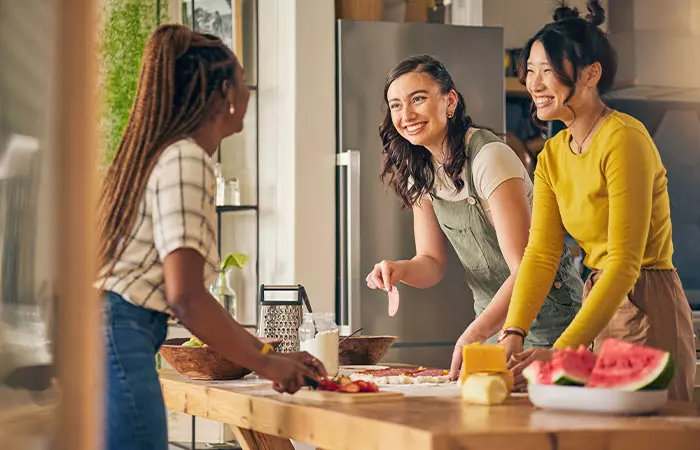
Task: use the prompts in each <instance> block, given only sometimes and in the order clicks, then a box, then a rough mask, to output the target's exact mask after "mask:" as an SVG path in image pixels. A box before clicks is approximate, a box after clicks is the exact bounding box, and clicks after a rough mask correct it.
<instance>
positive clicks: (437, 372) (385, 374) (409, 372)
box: [350, 367, 451, 385]
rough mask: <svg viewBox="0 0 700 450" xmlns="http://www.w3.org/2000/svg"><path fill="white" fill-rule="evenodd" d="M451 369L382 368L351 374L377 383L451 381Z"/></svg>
mask: <svg viewBox="0 0 700 450" xmlns="http://www.w3.org/2000/svg"><path fill="white" fill-rule="evenodd" d="M449 373H450V372H449V371H448V370H443V369H425V368H422V367H421V368H418V369H382V370H363V371H360V372H355V373H353V374H351V375H350V379H351V380H353V381H358V380H361V381H367V382H371V383H374V384H377V385H387V384H436V383H450V382H451V381H450V377H449Z"/></svg>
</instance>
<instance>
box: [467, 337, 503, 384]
mask: <svg viewBox="0 0 700 450" xmlns="http://www.w3.org/2000/svg"><path fill="white" fill-rule="evenodd" d="M462 372H463V376H464V377H467V376H469V375H471V374H473V373H477V372H496V373H505V372H508V368H507V367H506V349H505V348H504V347H503V346H502V345H500V344H479V343H475V344H467V345H465V346H464V347H463V348H462Z"/></svg>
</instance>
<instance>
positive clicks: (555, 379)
mask: <svg viewBox="0 0 700 450" xmlns="http://www.w3.org/2000/svg"><path fill="white" fill-rule="evenodd" d="M586 381H588V380H586V379H585V378H580V377H576V376H574V375H573V374H571V373H569V372H567V371H566V370H564V369H558V370H555V371H554V372H552V384H558V385H561V386H583V385H584V384H586Z"/></svg>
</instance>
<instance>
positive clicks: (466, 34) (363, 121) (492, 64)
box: [337, 20, 505, 367]
mask: <svg viewBox="0 0 700 450" xmlns="http://www.w3.org/2000/svg"><path fill="white" fill-rule="evenodd" d="M337 33H338V52H337V54H338V56H337V57H338V67H337V73H338V139H339V143H338V152H339V153H340V154H339V155H338V163H339V165H340V166H339V170H338V223H339V230H338V234H339V245H338V258H339V259H338V298H339V301H338V317H339V319H340V322H341V324H345V325H348V328H350V329H352V330H355V329H357V328H359V327H360V326H361V327H363V328H364V331H363V334H365V335H396V336H398V337H399V342H398V343H397V344H396V345H395V346H394V348H393V349H392V350H391V352H390V353H389V355H388V356H387V360H393V361H399V360H400V361H401V362H408V363H419V364H430V365H438V366H441V367H444V366H446V365H448V364H449V357H450V355H451V352H452V346H453V345H454V342H455V340H456V339H457V338H458V337H459V335H460V334H461V333H462V331H463V330H464V328H465V327H466V326H467V325H468V324H469V323H470V322H471V321H472V320H473V317H474V312H473V302H472V296H471V293H470V291H469V288H468V286H467V285H466V282H465V281H464V273H463V269H462V266H461V264H460V262H459V260H458V259H457V257H456V255H455V254H454V252H452V251H451V249H450V252H449V269H448V273H447V274H446V276H445V278H444V279H443V281H442V282H441V283H439V284H438V285H437V286H435V287H433V288H430V289H424V290H421V289H415V288H412V287H410V286H407V285H403V284H399V285H398V288H399V291H400V295H401V307H400V309H399V312H398V314H397V315H396V316H395V317H393V318H392V317H389V315H388V313H387V294H386V292H381V291H373V290H370V289H369V288H367V286H366V284H365V281H364V280H365V277H366V275H367V274H368V273H369V272H370V271H371V270H372V267H373V266H374V264H376V263H377V262H379V261H381V260H382V259H392V260H396V259H408V258H411V257H412V256H413V255H414V254H415V243H414V235H413V217H412V214H411V212H410V211H409V210H402V209H401V204H400V202H399V200H398V198H397V197H396V195H395V194H394V193H393V192H392V191H391V190H389V189H388V188H386V187H385V186H384V185H383V184H382V183H381V180H380V179H379V172H380V168H381V142H380V139H379V134H378V127H379V124H380V122H381V120H382V117H383V114H384V113H383V104H384V100H383V98H382V96H383V88H384V82H385V79H386V76H387V75H388V73H389V71H390V70H391V68H392V67H393V66H394V65H395V64H396V63H398V62H399V61H400V60H401V59H403V58H405V57H408V56H410V55H415V54H421V53H428V54H431V55H433V56H434V57H436V58H437V59H439V60H440V61H442V62H443V63H444V64H445V66H446V67H447V69H448V70H449V71H450V73H451V74H452V76H453V78H454V80H455V83H456V85H457V88H458V89H459V90H460V92H461V93H462V94H463V95H464V98H465V101H466V106H467V110H468V112H469V114H470V115H471V116H472V117H473V119H474V121H475V122H476V123H477V124H482V125H485V126H488V127H490V128H493V129H495V130H497V131H503V129H504V101H505V93H504V77H503V73H504V72H503V31H502V29H500V28H488V27H463V26H451V25H439V24H400V23H388V22H370V21H349V20H339V21H338V29H337ZM349 151H351V152H350V153H348V152H349ZM346 153H347V154H346Z"/></svg>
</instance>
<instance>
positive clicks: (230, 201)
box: [224, 178, 241, 206]
mask: <svg viewBox="0 0 700 450" xmlns="http://www.w3.org/2000/svg"><path fill="white" fill-rule="evenodd" d="M224 204H225V205H231V206H240V205H241V183H240V182H239V181H238V178H229V179H228V181H226V185H225V187H224Z"/></svg>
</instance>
